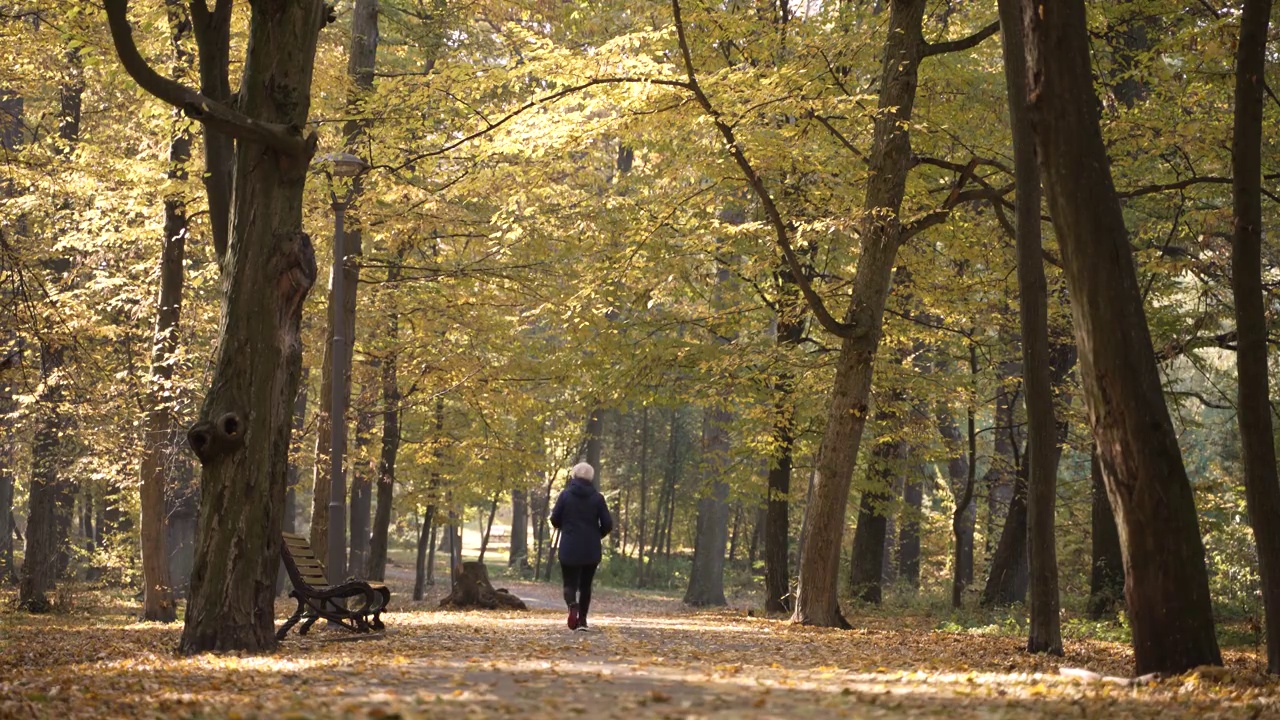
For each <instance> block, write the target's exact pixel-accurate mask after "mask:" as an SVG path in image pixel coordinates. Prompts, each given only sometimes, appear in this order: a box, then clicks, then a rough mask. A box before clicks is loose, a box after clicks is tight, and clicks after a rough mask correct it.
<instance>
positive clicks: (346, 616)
mask: <svg viewBox="0 0 1280 720" xmlns="http://www.w3.org/2000/svg"><path fill="white" fill-rule="evenodd" d="M280 535H281V538H282V539H283V540H284V544H283V547H282V548H281V559H282V560H283V561H284V563H285V566H286V569H287V570H288V572H289V576H290V578H292V581H293V586H294V592H293V596H294V597H295V598H297V600H298V609H297V610H296V611H295V612H294V613H293V616H292V617H290V618H289V620H288V621H286V622H285V624H284V625H283V626H282V627H281V628H280V629H279V630H278V631H277V632H276V638H277V639H280V640H283V639H284V637H285V635H287V634H288V632H289V629H290V628H291V627H293V625H294V624H295V623H297V622H298V621H300V620H304V619H305V620H306V622H305V623H303V625H302V628H301V629H300V630H299V632H300V633H301V634H303V635H305V634H306V633H307V630H308V629H310V627H311V625H312V624H313V623H315V622H316V621H317V620H319V619H321V618H326V619H329V620H331V621H333V622H337V623H340V624H342V625H343V626H345V627H347V628H348V629H350V630H354V631H356V632H368V631H370V630H381V629H382V627H383V626H382V620H381V615H382V611H383V610H385V609H386V606H387V603H388V602H389V601H390V599H391V592H390V590H388V589H387V586H386V585H383V584H381V583H379V584H371V583H364V582H359V583H352V582H344V583H342V585H346V586H352V587H355V588H356V589H358V588H359V587H360V586H361V585H363V586H364V587H366V588H368V589H369V590H371V591H373V592H374V593H375V594H376V595H378V596H380V597H379V598H377V599H376V600H366V601H365V605H364V607H363V609H353V608H349V607H345V606H344V605H343V604H341V603H338V604H331V603H329V601H320V602H319V603H318V604H317V600H318V598H317V597H316V593H325V592H332V591H333V590H334V586H332V585H330V584H329V578H328V573H327V572H326V571H325V567H324V563H323V562H321V561H320V559H319V558H318V557H316V554H315V552H314V551H313V550H312V549H311V541H310V540H309V539H308V538H306V537H304V536H302V535H297V534H294V533H281V534H280ZM366 597H368V596H367V595H366ZM356 602H359V601H358V600H357V601H356ZM357 607H358V606H357Z"/></svg>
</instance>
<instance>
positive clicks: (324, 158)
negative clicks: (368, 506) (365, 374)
mask: <svg viewBox="0 0 1280 720" xmlns="http://www.w3.org/2000/svg"><path fill="white" fill-rule="evenodd" d="M312 164H313V165H314V166H316V167H318V168H320V169H321V170H323V171H324V173H325V175H326V176H328V178H329V199H330V201H331V203H332V205H333V280H332V282H333V345H332V348H331V349H330V351H329V357H330V358H331V364H330V369H331V372H332V373H333V377H332V379H331V382H330V385H331V386H332V387H331V391H332V395H331V397H330V399H329V408H330V410H329V466H330V467H329V533H328V544H327V551H326V553H325V554H326V557H325V562H326V567H328V569H329V584H331V585H338V584H341V583H342V582H343V581H344V580H345V579H346V572H347V568H346V558H347V542H346V541H347V532H346V531H347V483H346V476H345V475H344V474H343V469H342V468H343V459H344V456H345V455H346V452H347V420H346V417H347V408H346V400H347V395H346V383H345V378H344V377H343V370H344V368H345V367H346V365H347V363H346V358H345V357H344V355H343V354H344V353H345V352H346V339H347V333H348V332H350V330H351V329H350V328H347V327H346V316H345V315H344V314H343V312H342V307H343V305H344V304H345V302H346V287H345V283H344V273H343V270H344V267H345V265H346V229H345V227H344V222H345V220H346V212H347V206H348V205H350V203H351V201H352V199H353V198H354V195H355V192H354V186H351V187H348V188H347V190H346V191H345V192H344V193H343V195H342V197H341V198H339V197H338V194H337V192H336V190H335V189H334V184H333V178H334V177H343V178H353V179H354V178H356V177H358V176H359V175H361V174H363V173H364V171H365V170H368V169H369V164H368V163H366V162H365V161H364V160H362V159H360V158H359V157H357V156H355V155H352V154H351V153H347V152H338V153H328V154H325V155H321V156H320V157H317V158H315V159H314V160H313V161H312Z"/></svg>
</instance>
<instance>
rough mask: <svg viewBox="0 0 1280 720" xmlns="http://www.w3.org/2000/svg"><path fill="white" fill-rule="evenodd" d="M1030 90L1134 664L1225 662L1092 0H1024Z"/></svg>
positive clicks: (1173, 667) (1146, 668)
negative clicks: (1093, 45)
mask: <svg viewBox="0 0 1280 720" xmlns="http://www.w3.org/2000/svg"><path fill="white" fill-rule="evenodd" d="M1022 7H1023V18H1024V22H1025V27H1026V34H1025V38H1026V43H1027V64H1028V68H1027V73H1028V91H1029V97H1030V99H1031V103H1030V106H1031V115H1032V120H1033V123H1034V126H1035V135H1036V144H1037V149H1038V151H1039V158H1040V167H1041V171H1042V174H1043V177H1044V184H1045V195H1046V197H1047V198H1048V200H1049V214H1050V215H1051V216H1052V218H1053V224H1054V229H1055V231H1056V234H1057V237H1058V243H1059V246H1060V247H1061V249H1062V264H1063V267H1064V269H1065V273H1066V279H1067V287H1068V290H1069V292H1070V294H1071V303H1072V316H1073V318H1072V319H1073V322H1074V326H1075V333H1076V344H1077V346H1078V347H1079V350H1080V367H1081V378H1082V380H1083V385H1084V395H1085V404H1086V406H1087V407H1088V412H1089V423H1090V425H1091V427H1092V429H1093V435H1094V439H1095V441H1096V442H1097V445H1098V452H1099V454H1100V456H1101V461H1102V471H1103V477H1104V478H1105V479H1106V483H1107V493H1108V495H1109V496H1110V498H1111V501H1112V505H1113V506H1114V508H1115V511H1116V518H1117V527H1118V529H1119V532H1120V538H1121V545H1122V548H1123V551H1124V568H1125V597H1126V600H1127V602H1128V607H1129V618H1130V622H1131V624H1132V628H1133V646H1134V665H1135V672H1136V673H1137V674H1145V673H1149V672H1181V671H1184V670H1187V669H1189V668H1193V667H1196V666H1198V665H1220V664H1221V663H1222V656H1221V654H1220V653H1219V651H1218V644H1217V639H1216V638H1215V636H1214V627H1213V610H1212V607H1211V604H1210V600H1209V584H1208V574H1207V572H1206V569H1205V562H1204V545H1203V544H1202V542H1201V540H1200V528H1199V521H1198V519H1197V517H1196V509H1195V501H1194V498H1193V496H1192V492H1191V483H1190V482H1189V481H1188V479H1187V473H1186V468H1185V467H1184V465H1183V462H1182V455H1181V452H1180V450H1179V448H1178V443H1177V437H1176V436H1175V434H1174V430H1173V425H1172V422H1171V421H1170V419H1169V412H1168V408H1167V406H1166V405H1165V401H1164V396H1163V394H1162V391H1161V387H1160V377H1159V373H1158V372H1157V369H1156V359H1155V351H1154V350H1153V348H1152V346H1151V335H1150V331H1149V329H1148V327H1147V322H1146V315H1145V313H1144V311H1143V307H1142V298H1141V292H1140V288H1139V287H1138V282H1137V272H1136V270H1135V266H1134V260H1133V255H1132V251H1131V249H1130V246H1129V238H1128V232H1127V229H1126V228H1125V225H1124V216H1123V214H1122V212H1121V209H1120V202H1119V199H1118V198H1117V196H1116V190H1115V185H1114V183H1113V181H1112V177H1111V172H1110V167H1109V164H1108V158H1107V152H1106V147H1105V145H1104V144H1103V140H1102V134H1101V131H1100V128H1099V118H1098V98H1097V95H1096V94H1095V92H1094V88H1093V78H1092V74H1091V69H1090V60H1089V39H1088V30H1087V27H1086V23H1085V9H1084V2H1083V0H1063V2H1058V3H1040V2H1035V1H1034V0H1022Z"/></svg>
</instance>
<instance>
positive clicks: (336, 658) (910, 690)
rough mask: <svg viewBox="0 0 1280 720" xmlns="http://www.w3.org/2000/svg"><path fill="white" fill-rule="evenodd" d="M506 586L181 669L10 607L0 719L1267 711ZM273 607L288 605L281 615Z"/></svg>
mask: <svg viewBox="0 0 1280 720" xmlns="http://www.w3.org/2000/svg"><path fill="white" fill-rule="evenodd" d="M507 585H508V587H511V588H512V589H513V590H514V591H515V592H517V593H518V594H520V595H522V596H524V597H528V598H530V599H531V601H532V604H533V609H532V610H530V611H529V612H512V613H494V612H437V611H435V610H433V609H431V608H432V607H433V606H434V603H431V602H428V603H420V604H417V605H416V606H415V605H411V604H405V603H403V602H397V607H399V608H401V610H400V611H399V612H393V613H390V614H389V615H388V616H386V620H387V625H388V628H389V629H388V630H387V632H386V633H385V635H384V636H383V637H380V638H377V639H369V640H360V641H351V640H350V639H349V638H350V636H349V635H346V634H345V633H344V634H338V633H333V632H314V631H313V633H312V636H310V637H307V638H299V637H297V636H296V635H290V637H289V639H288V640H287V641H286V642H284V643H283V644H282V645H281V646H280V649H279V650H278V651H277V652H276V653H274V654H272V655H269V656H257V657H236V656H225V655H224V656H215V655H204V656H199V657H192V658H182V657H177V656H176V655H175V654H174V653H173V648H174V647H175V646H176V644H177V639H178V635H179V633H180V628H178V627H173V626H171V627H166V626H160V625H155V624H144V623H136V622H133V621H132V620H131V619H130V616H131V614H133V613H136V608H134V607H130V606H120V607H117V608H112V609H109V610H106V611H103V610H99V611H97V612H93V613H86V614H63V615H54V616H46V617H35V618H33V617H28V616H24V615H18V614H15V613H13V612H12V611H9V610H5V611H4V612H3V614H0V718H28V717H32V718H59V719H60V720H63V719H66V720H69V719H71V718H105V717H130V718H152V717H154V718H166V720H172V719H174V718H205V717H230V718H277V717H283V718H290V717H293V718H311V717H316V718H327V717H357V718H363V717H369V718H387V717H402V718H434V717H448V718H456V717H470V716H475V717H486V718H492V717H532V718H536V717H547V718H566V717H578V716H581V717H591V718H628V719H630V718H641V717H655V718H704V717H705V718H737V717H760V718H767V717H777V718H800V717H849V718H880V717H906V716H913V717H935V718H941V717H946V718H954V719H955V720H960V719H962V718H1005V717H1007V718H1026V717H1080V718H1093V717H1098V718H1102V717H1105V718H1125V717H1137V718H1157V717H1159V718H1162V720H1169V719H1171V718H1179V717H1185V718H1228V717H1230V718H1235V717H1239V718H1266V717H1280V687H1278V686H1277V685H1276V684H1274V683H1272V682H1270V681H1269V680H1268V679H1267V678H1266V677H1265V676H1264V675H1263V674H1262V672H1261V670H1262V669H1263V665H1262V664H1261V661H1260V658H1259V656H1258V654H1257V653H1256V652H1254V651H1230V652H1228V653H1227V667H1226V668H1225V669H1223V670H1216V669H1206V670H1205V671H1203V672H1199V673H1189V674H1187V675H1184V676H1181V677H1175V678H1168V679H1165V680H1162V681H1160V682H1157V683H1154V684H1150V685H1145V686H1142V687H1126V686H1121V685H1118V684H1115V683H1111V682H1106V681H1098V680H1092V681H1085V680H1081V679H1078V678H1072V677H1063V676H1062V675H1061V674H1060V673H1059V667H1060V666H1061V667H1087V668H1089V669H1091V670H1094V671H1098V672H1100V673H1102V674H1105V675H1116V676H1120V675H1127V674H1128V672H1129V670H1130V666H1131V662H1132V660H1131V657H1130V654H1129V651H1128V648H1127V647H1126V646H1124V645H1120V644H1116V643H1107V642H1101V641H1071V642H1069V643H1068V645H1067V655H1066V657H1065V658H1061V659H1058V658H1052V659H1051V658H1044V657H1032V656H1029V655H1027V654H1026V653H1024V652H1021V650H1020V641H1019V640H1017V639H1015V638H1012V637H1001V636H990V635H978V634H968V633H963V632H943V631H938V630H935V628H936V627H937V626H938V622H937V620H936V619H931V618H928V617H924V616H911V617H905V618H904V617H888V616H885V617H877V618H871V619H867V618H859V620H862V621H865V623H864V627H862V628H860V629H857V630H853V631H844V632H841V631H836V630H822V629H811V628H801V627H795V626H792V625H790V624H789V623H787V622H785V621H783V620H778V619H766V618H760V617H752V616H750V615H749V614H748V613H746V612H744V611H741V610H737V611H735V610H722V611H715V612H705V611H704V612H698V611H693V610H690V609H687V608H684V607H683V606H682V605H681V604H680V603H679V602H678V601H676V600H673V599H669V598H661V597H655V596H637V595H635V594H628V593H623V592H618V591H610V590H599V591H598V592H597V599H596V600H595V601H594V604H595V606H596V608H597V609H596V610H595V611H593V618H592V619H593V622H594V623H595V624H596V626H597V628H598V629H597V630H596V631H593V632H590V633H574V632H571V631H569V630H568V629H566V628H565V627H564V624H563V621H564V616H563V613H562V612H561V611H560V609H559V604H558V601H557V600H556V597H555V596H556V595H557V592H556V589H555V588H552V587H549V586H546V585H532V584H521V583H512V584H507ZM393 589H394V585H393ZM403 597H405V596H404V595H403V594H401V595H398V596H397V597H395V598H393V601H399V600H401V599H402V598H403ZM287 611H288V606H287V605H286V604H285V603H283V602H282V603H281V604H280V606H279V607H278V608H277V617H278V618H283V617H284V616H285V615H286V614H287Z"/></svg>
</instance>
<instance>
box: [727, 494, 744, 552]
mask: <svg viewBox="0 0 1280 720" xmlns="http://www.w3.org/2000/svg"><path fill="white" fill-rule="evenodd" d="M741 524H742V503H741V502H736V503H734V504H733V523H732V524H731V525H730V526H729V559H728V562H729V565H730V566H732V565H733V560H734V558H735V557H736V556H737V553H738V526H739V525H741Z"/></svg>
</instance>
